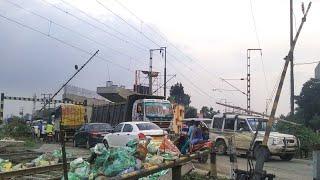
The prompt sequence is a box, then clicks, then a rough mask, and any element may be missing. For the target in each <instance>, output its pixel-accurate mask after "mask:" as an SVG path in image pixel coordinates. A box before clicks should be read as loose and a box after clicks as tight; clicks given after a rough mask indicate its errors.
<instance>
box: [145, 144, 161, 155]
mask: <svg viewBox="0 0 320 180" xmlns="http://www.w3.org/2000/svg"><path fill="white" fill-rule="evenodd" d="M147 149H148V153H151V154H156V153H157V152H158V151H159V146H157V145H156V144H155V143H154V142H152V141H151V142H150V143H149V144H148V146H147Z"/></svg>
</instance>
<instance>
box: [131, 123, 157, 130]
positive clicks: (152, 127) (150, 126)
mask: <svg viewBox="0 0 320 180" xmlns="http://www.w3.org/2000/svg"><path fill="white" fill-rule="evenodd" d="M137 126H138V129H139V130H140V131H144V130H158V129H161V128H160V127H159V126H158V125H156V124H153V123H140V124H137Z"/></svg>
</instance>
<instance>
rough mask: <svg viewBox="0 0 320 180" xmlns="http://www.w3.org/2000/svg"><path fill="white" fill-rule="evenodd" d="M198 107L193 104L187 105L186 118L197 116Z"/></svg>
mask: <svg viewBox="0 0 320 180" xmlns="http://www.w3.org/2000/svg"><path fill="white" fill-rule="evenodd" d="M197 117H198V114H197V109H196V108H195V107H192V106H187V107H186V108H185V110H184V118H197Z"/></svg>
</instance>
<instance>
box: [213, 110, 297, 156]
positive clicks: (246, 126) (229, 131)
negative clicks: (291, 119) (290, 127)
mask: <svg viewBox="0 0 320 180" xmlns="http://www.w3.org/2000/svg"><path fill="white" fill-rule="evenodd" d="M259 122H261V125H260V126H258V124H259ZM266 125H267V120H266V119H263V118H261V117H258V116H246V115H236V114H218V115H215V116H214V117H213V121H212V124H211V127H210V139H212V140H213V141H215V142H216V147H217V151H218V154H226V151H227V148H228V139H229V138H231V137H232V136H234V144H235V147H236V149H237V152H238V153H240V154H241V153H246V152H247V150H248V149H249V148H250V144H251V141H252V139H253V136H254V134H255V132H256V130H257V128H258V127H259V129H258V135H257V138H256V140H255V142H254V146H253V147H254V152H255V151H256V150H257V147H258V146H257V145H259V144H261V143H262V140H263V137H264V132H265V128H266ZM267 145H268V149H269V153H268V155H267V156H266V160H268V159H269V157H270V156H272V155H274V156H280V158H281V159H282V160H286V161H290V160H291V159H292V158H293V156H294V154H295V152H296V150H297V149H298V147H299V142H298V139H297V138H296V137H295V136H293V135H289V134H282V133H278V132H275V131H273V132H271V133H270V138H269V141H268V143H267ZM254 154H255V153H254Z"/></svg>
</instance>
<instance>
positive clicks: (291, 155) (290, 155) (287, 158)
mask: <svg viewBox="0 0 320 180" xmlns="http://www.w3.org/2000/svg"><path fill="white" fill-rule="evenodd" d="M293 156H294V154H284V155H280V159H281V160H283V161H290V160H291V159H292V158H293Z"/></svg>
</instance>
